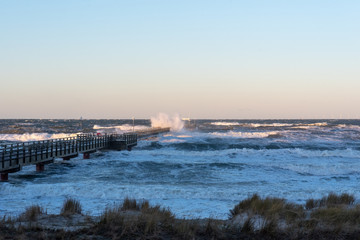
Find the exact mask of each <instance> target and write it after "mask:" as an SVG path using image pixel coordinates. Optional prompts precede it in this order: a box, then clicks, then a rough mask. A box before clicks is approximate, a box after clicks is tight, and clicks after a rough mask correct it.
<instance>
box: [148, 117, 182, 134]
mask: <svg viewBox="0 0 360 240" xmlns="http://www.w3.org/2000/svg"><path fill="white" fill-rule="evenodd" d="M150 120H151V127H170V129H171V131H176V132H177V131H180V130H181V129H183V127H184V122H183V121H182V120H181V117H180V116H179V115H178V114H174V115H173V116H172V117H170V116H169V115H168V114H165V113H159V114H158V115H157V116H156V117H151V119H150Z"/></svg>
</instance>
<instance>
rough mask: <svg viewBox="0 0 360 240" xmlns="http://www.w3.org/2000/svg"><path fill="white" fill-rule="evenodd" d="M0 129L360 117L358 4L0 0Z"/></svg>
mask: <svg viewBox="0 0 360 240" xmlns="http://www.w3.org/2000/svg"><path fill="white" fill-rule="evenodd" d="M0 101H1V107H0V118H79V117H80V116H83V118H131V117H133V116H134V117H136V118H150V117H151V116H154V115H156V114H157V113H158V112H165V113H171V114H172V113H179V114H181V115H182V116H184V117H187V116H189V115H190V116H191V117H192V118H360V1H332V0H323V1H320V0H319V1H314V0H311V1H310V0H309V1H306V0H305V1H304V0H301V1H265V0H262V1H257V0H251V1H250V0H249V1H235V0H232V1H230V0H229V1H226V0H225V1H224V0H222V1H220V0H219V1H211V0H206V1H205V0H204V1H196V0H191V1H184V0H181V1H168V0H163V1H159V0H153V1H152V0H143V1H137V0H128V1H106V0H104V1H100V0H98V1H93V0H86V1H85V0H78V1H66V0H61V1H48V0H44V1H35V0H34V1H32V0H23V1H19V0H0Z"/></svg>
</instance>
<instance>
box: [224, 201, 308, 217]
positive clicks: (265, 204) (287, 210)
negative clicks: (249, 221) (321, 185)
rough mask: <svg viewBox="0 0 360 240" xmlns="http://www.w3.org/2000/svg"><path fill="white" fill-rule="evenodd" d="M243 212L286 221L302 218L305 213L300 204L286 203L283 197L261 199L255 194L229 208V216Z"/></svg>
mask: <svg viewBox="0 0 360 240" xmlns="http://www.w3.org/2000/svg"><path fill="white" fill-rule="evenodd" d="M243 213H247V214H249V215H260V216H263V217H264V218H265V219H283V220H286V221H293V220H294V219H297V218H302V217H304V214H305V213H304V210H303V207H302V206H301V205H297V204H292V203H287V202H286V200H285V199H281V198H270V197H267V198H265V199H261V198H260V197H259V195H257V194H254V195H253V196H252V197H250V198H247V199H245V200H243V201H241V202H240V203H239V204H237V205H236V206H235V207H234V208H233V209H232V210H230V218H234V217H235V216H237V215H239V214H243Z"/></svg>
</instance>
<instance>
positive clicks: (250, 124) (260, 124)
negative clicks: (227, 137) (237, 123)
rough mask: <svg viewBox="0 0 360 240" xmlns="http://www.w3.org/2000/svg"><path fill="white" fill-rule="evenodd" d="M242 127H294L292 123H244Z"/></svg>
mask: <svg viewBox="0 0 360 240" xmlns="http://www.w3.org/2000/svg"><path fill="white" fill-rule="evenodd" d="M242 126H244V127H251V128H262V127H291V126H294V124H292V123H244V124H243V125H242Z"/></svg>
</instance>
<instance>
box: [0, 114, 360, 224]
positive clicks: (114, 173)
mask: <svg viewBox="0 0 360 240" xmlns="http://www.w3.org/2000/svg"><path fill="white" fill-rule="evenodd" d="M156 126H170V127H171V132H169V133H165V134H161V135H158V136H153V137H150V138H147V139H142V140H140V141H139V142H138V145H137V146H136V147H134V148H133V150H132V151H109V150H102V151H98V152H96V153H94V154H92V155H91V158H90V159H83V157H82V156H81V155H80V156H79V157H77V158H73V159H71V160H70V161H63V160H62V159H55V162H54V163H52V164H49V165H46V167H45V171H43V172H36V170H35V166H25V167H23V168H22V170H21V171H19V172H16V173H11V174H9V181H7V182H0V216H4V215H7V216H12V215H17V214H20V213H21V212H23V211H24V209H25V208H26V207H28V206H31V205H34V204H39V205H40V206H42V207H43V208H44V209H46V211H47V213H49V214H51V213H54V214H55V213H58V211H59V209H60V208H61V206H62V203H63V202H64V200H65V199H66V198H69V197H71V198H75V199H77V200H79V201H80V203H81V204H82V207H83V211H84V212H85V213H88V214H90V215H95V216H96V215H100V214H101V213H102V212H103V211H104V210H105V209H106V207H109V206H113V205H114V204H117V203H121V202H122V200H123V199H124V198H125V197H129V198H134V199H137V200H142V199H147V200H149V202H150V203H151V204H160V205H161V206H164V207H168V208H169V209H170V210H171V211H172V212H173V213H175V215H176V216H177V217H179V218H207V217H212V218H218V219H226V218H228V214H229V210H230V209H232V208H233V207H234V205H235V204H237V203H238V202H239V201H240V200H243V199H245V198H247V197H249V196H251V195H252V194H254V193H257V194H259V195H260V196H263V197H266V196H273V197H281V198H285V199H287V200H288V201H291V202H294V203H302V204H303V203H305V201H306V200H307V199H309V198H321V197H323V196H325V195H327V194H329V193H330V192H335V193H350V194H353V195H354V196H355V198H356V199H360V185H359V181H360V120H326V119H324V120H216V119H206V120H192V119H185V120H181V119H180V118H177V117H173V118H170V117H164V116H160V117H155V118H152V119H144V120H141V119H135V120H132V119H128V120H113V119H112V120H106V119H103V120H86V119H84V120H79V119H76V120H60V119H59V120H54V119H51V120H42V119H20V120H18V119H17V120H11V119H4V120H0V144H8V143H13V142H14V143H16V142H24V141H36V140H44V139H53V138H62V137H67V136H76V134H78V133H110V132H117V133H122V132H128V131H133V130H141V129H147V128H150V127H156ZM0 146H1V145H0Z"/></svg>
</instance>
